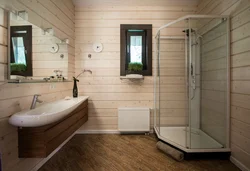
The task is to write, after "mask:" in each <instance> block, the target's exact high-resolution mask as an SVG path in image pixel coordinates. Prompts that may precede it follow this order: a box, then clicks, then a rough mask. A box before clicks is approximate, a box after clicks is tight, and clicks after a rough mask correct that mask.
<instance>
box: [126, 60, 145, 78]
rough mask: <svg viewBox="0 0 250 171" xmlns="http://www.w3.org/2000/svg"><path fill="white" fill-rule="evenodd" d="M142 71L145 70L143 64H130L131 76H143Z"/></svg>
mask: <svg viewBox="0 0 250 171" xmlns="http://www.w3.org/2000/svg"><path fill="white" fill-rule="evenodd" d="M142 70H143V64H142V63H140V62H131V63H129V64H128V72H127V73H128V74H127V75H129V76H131V75H134V76H135V75H137V76H138V75H140V76H141V75H142Z"/></svg>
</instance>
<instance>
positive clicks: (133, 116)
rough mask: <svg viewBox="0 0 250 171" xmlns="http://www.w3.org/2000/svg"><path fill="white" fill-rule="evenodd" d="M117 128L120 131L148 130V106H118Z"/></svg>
mask: <svg viewBox="0 0 250 171" xmlns="http://www.w3.org/2000/svg"><path fill="white" fill-rule="evenodd" d="M118 130H119V131H120V132H149V131H150V109H149V108H118Z"/></svg>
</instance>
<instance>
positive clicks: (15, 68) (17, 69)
mask: <svg viewBox="0 0 250 171" xmlns="http://www.w3.org/2000/svg"><path fill="white" fill-rule="evenodd" d="M10 70H11V74H12V75H23V72H25V71H26V70H27V66H26V65H25V64H18V63H11V64H10Z"/></svg>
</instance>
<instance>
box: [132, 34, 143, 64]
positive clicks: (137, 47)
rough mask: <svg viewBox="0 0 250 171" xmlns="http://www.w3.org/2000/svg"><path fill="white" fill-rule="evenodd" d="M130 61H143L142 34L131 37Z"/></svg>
mask: <svg viewBox="0 0 250 171" xmlns="http://www.w3.org/2000/svg"><path fill="white" fill-rule="evenodd" d="M130 62H140V63H142V36H131V37H130Z"/></svg>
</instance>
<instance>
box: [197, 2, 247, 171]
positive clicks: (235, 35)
mask: <svg viewBox="0 0 250 171" xmlns="http://www.w3.org/2000/svg"><path fill="white" fill-rule="evenodd" d="M214 3H215V2H213V1H210V3H209V4H207V2H206V1H202V2H201V4H199V6H198V8H200V9H198V12H199V13H201V14H203V12H204V10H203V9H202V8H203V6H205V5H206V7H208V8H211V7H212V6H214V5H213V4H214ZM220 4H223V5H217V7H214V8H213V9H211V10H210V11H211V12H209V14H230V15H231V74H232V76H231V98H232V100H231V149H232V156H233V157H234V158H235V159H236V160H238V161H239V162H240V163H241V164H242V165H244V166H245V167H246V168H248V169H250V165H249V161H250V137H249V131H250V112H249V110H250V108H249V104H250V91H249V85H250V83H249V76H250V68H249V61H250V60H249V59H250V56H249V51H250V46H249V42H250V38H249V37H250V29H249V25H250V17H249V11H250V1H248V0H242V1H234V0H230V1H227V0H222V1H220ZM219 6H220V7H219ZM216 120H217V118H216Z"/></svg>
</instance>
